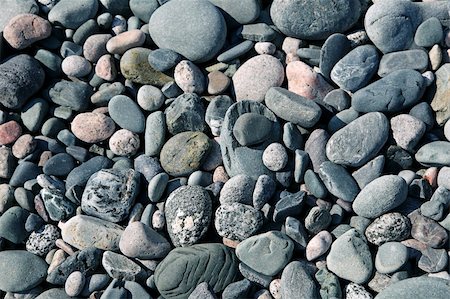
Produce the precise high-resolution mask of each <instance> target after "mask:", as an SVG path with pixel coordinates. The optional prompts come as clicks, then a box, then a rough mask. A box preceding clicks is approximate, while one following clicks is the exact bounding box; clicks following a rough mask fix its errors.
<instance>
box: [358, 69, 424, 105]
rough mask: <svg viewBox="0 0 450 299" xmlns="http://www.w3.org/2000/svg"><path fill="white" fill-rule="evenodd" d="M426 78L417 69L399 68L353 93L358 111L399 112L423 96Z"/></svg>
mask: <svg viewBox="0 0 450 299" xmlns="http://www.w3.org/2000/svg"><path fill="white" fill-rule="evenodd" d="M424 88H425V80H424V78H423V77H422V75H421V74H420V73H419V72H417V71H415V70H408V69H406V70H398V71H395V72H392V73H390V74H389V75H387V76H386V77H384V78H382V79H380V80H378V81H375V82H374V83H372V84H369V85H367V86H366V87H364V88H362V89H360V90H358V91H357V92H355V93H354V94H353V97H352V107H353V109H355V110H356V111H358V112H374V111H379V112H398V111H400V110H403V109H405V108H407V107H411V106H412V105H414V104H415V103H416V102H417V101H418V100H419V99H420V97H421V96H422V94H423V92H424Z"/></svg>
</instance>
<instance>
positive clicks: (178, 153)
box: [160, 132, 211, 176]
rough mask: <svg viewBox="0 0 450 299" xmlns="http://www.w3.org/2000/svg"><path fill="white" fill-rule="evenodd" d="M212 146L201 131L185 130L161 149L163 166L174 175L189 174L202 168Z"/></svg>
mask: <svg viewBox="0 0 450 299" xmlns="http://www.w3.org/2000/svg"><path fill="white" fill-rule="evenodd" d="M210 147H211V141H210V140H209V138H208V136H206V135H205V134H203V133H201V132H183V133H179V134H177V135H175V136H173V137H172V138H170V139H169V140H168V141H167V142H166V143H165V144H164V146H163V148H162V149H161V155H160V159H161V166H162V167H163V169H164V170H165V171H166V172H167V173H168V174H169V175H172V176H183V175H189V174H191V173H192V172H194V171H196V170H198V169H199V168H200V165H201V163H202V162H203V159H204V157H206V156H207V154H208V152H209V150H210Z"/></svg>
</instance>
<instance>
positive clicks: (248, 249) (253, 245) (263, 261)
mask: <svg viewBox="0 0 450 299" xmlns="http://www.w3.org/2000/svg"><path fill="white" fill-rule="evenodd" d="M293 251H294V242H292V240H291V239H289V237H288V236H286V235H285V234H283V233H282V232H279V231H270V232H267V233H264V234H260V235H256V236H253V237H250V238H248V239H245V240H244V241H242V242H241V243H239V244H238V246H237V247H236V255H237V257H238V258H239V260H240V261H241V262H243V263H244V264H246V265H247V266H249V267H250V268H252V269H253V270H255V271H256V272H259V273H262V274H264V275H270V276H272V275H276V274H277V273H278V272H279V271H280V270H281V269H283V268H284V266H286V265H287V263H288V262H289V261H290V260H291V257H292V254H293Z"/></svg>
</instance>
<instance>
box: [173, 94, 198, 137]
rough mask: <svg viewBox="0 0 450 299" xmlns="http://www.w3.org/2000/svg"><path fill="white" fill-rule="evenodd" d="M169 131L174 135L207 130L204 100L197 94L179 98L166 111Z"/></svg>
mask: <svg viewBox="0 0 450 299" xmlns="http://www.w3.org/2000/svg"><path fill="white" fill-rule="evenodd" d="M165 114H166V123H167V129H168V130H169V132H170V133H172V134H173V135H176V134H178V133H181V132H185V131H200V132H202V131H203V130H204V129H205V122H204V119H205V109H204V107H203V103H202V100H201V98H200V97H199V96H197V95H196V94H195V93H184V94H182V95H180V96H179V97H177V98H176V99H175V100H174V101H173V102H172V103H171V104H170V106H169V107H167V108H166V110H165Z"/></svg>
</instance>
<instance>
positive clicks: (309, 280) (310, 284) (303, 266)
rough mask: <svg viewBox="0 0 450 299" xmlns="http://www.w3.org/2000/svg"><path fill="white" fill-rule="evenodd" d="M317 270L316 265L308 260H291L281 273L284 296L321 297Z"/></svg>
mask: <svg viewBox="0 0 450 299" xmlns="http://www.w3.org/2000/svg"><path fill="white" fill-rule="evenodd" d="M315 271H316V269H315V267H314V265H313V264H311V263H308V262H306V261H293V262H290V263H289V264H288V265H287V266H286V267H285V268H284V270H283V273H282V274H281V282H280V283H281V296H282V298H319V297H320V296H319V288H318V286H317V284H316V282H315V281H314V272H315Z"/></svg>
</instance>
